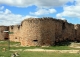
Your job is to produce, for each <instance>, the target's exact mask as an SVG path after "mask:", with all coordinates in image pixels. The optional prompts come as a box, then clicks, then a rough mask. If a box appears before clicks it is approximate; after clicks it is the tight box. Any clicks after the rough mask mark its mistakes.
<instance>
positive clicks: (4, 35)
mask: <svg viewBox="0 0 80 57" xmlns="http://www.w3.org/2000/svg"><path fill="white" fill-rule="evenodd" d="M8 30H9V27H8V26H0V40H8V39H9V35H8V32H4V31H8Z"/></svg>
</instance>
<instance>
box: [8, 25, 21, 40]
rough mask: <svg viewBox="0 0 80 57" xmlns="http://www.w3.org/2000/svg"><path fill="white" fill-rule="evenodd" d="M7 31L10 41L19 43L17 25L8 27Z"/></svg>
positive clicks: (18, 27)
mask: <svg viewBox="0 0 80 57" xmlns="http://www.w3.org/2000/svg"><path fill="white" fill-rule="evenodd" d="M9 31H10V33H9V38H10V41H15V42H20V26H19V25H15V26H10V27H9Z"/></svg>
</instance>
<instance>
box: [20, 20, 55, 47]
mask: <svg viewBox="0 0 80 57" xmlns="http://www.w3.org/2000/svg"><path fill="white" fill-rule="evenodd" d="M54 41H55V22H54V19H53V18H29V19H25V20H24V21H22V23H21V45H22V46H51V45H54Z"/></svg>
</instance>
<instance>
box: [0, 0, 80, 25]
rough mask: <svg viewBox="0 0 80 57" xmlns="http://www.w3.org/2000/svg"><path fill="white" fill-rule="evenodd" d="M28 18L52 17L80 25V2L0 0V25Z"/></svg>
mask: <svg viewBox="0 0 80 57" xmlns="http://www.w3.org/2000/svg"><path fill="white" fill-rule="evenodd" d="M29 17H34V18H35V17H53V18H59V19H66V20H67V21H68V22H69V23H73V24H80V0H0V25H15V24H20V22H21V21H22V20H24V19H26V18H29Z"/></svg>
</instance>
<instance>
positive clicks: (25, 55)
mask: <svg viewBox="0 0 80 57" xmlns="http://www.w3.org/2000/svg"><path fill="white" fill-rule="evenodd" d="M9 44H10V45H15V44H20V43H19V42H10V43H9V41H0V57H1V56H3V57H10V55H11V54H12V53H14V52H13V51H9ZM3 48H6V51H4V52H3ZM35 48H40V49H48V50H77V49H79V50H80V48H71V47H69V46H66V45H65V46H50V47H39V46H37V47H34V46H31V47H21V46H20V47H15V46H14V47H10V50H12V49H14V50H16V49H22V50H25V49H35ZM17 52H18V53H19V55H20V57H80V54H78V53H75V54H73V53H56V52H30V51H17Z"/></svg>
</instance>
